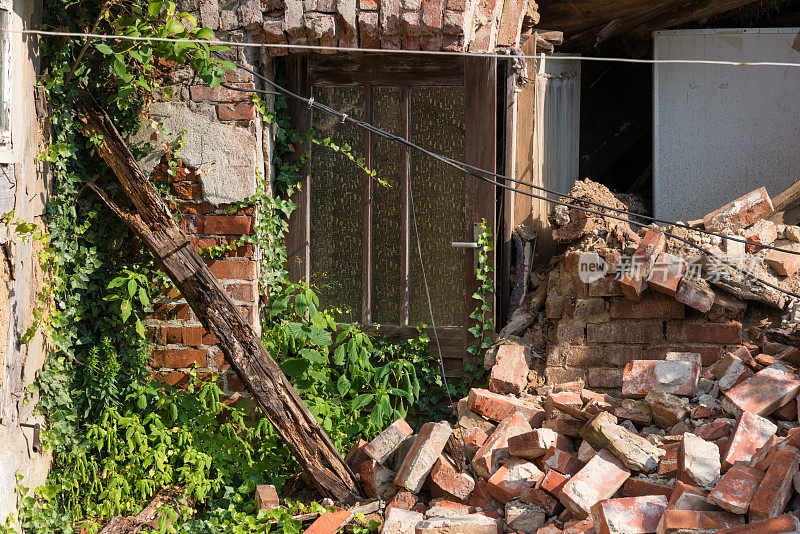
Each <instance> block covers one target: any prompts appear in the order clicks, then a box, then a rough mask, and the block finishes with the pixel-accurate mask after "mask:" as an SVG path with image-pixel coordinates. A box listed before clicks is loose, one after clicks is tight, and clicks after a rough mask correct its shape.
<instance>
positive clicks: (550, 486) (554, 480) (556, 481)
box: [539, 470, 570, 497]
mask: <svg viewBox="0 0 800 534" xmlns="http://www.w3.org/2000/svg"><path fill="white" fill-rule="evenodd" d="M569 478H570V477H568V476H567V475H562V474H561V473H559V472H558V471H552V470H550V471H548V472H547V474H545V475H544V478H543V479H542V481H541V483H540V484H539V488H541V489H543V490H545V491H546V492H547V493H549V494H550V495H553V496H555V497H558V496H559V495H560V494H561V489H562V488H563V487H564V484H566V483H567V480H569Z"/></svg>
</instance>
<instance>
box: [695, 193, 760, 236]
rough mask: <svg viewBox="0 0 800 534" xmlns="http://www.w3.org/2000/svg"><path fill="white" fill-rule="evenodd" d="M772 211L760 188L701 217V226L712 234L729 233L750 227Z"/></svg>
mask: <svg viewBox="0 0 800 534" xmlns="http://www.w3.org/2000/svg"><path fill="white" fill-rule="evenodd" d="M772 211H773V208H772V200H771V199H770V198H769V194H767V190H766V189H765V188H763V187H760V188H758V189H756V190H755V191H751V192H749V193H747V194H746V195H743V196H741V197H739V198H737V199H736V200H734V201H733V202H729V203H728V204H725V205H724V206H722V207H721V208H719V209H717V210H715V211H712V212H711V213H709V214H708V215H706V216H705V217H703V225H704V226H705V227H706V229H707V230H711V231H712V232H720V231H722V232H731V231H733V230H738V229H740V228H745V227H747V226H750V225H751V224H753V223H755V222H756V221H758V220H759V219H761V218H764V217H766V216H767V215H769V214H771V213H772Z"/></svg>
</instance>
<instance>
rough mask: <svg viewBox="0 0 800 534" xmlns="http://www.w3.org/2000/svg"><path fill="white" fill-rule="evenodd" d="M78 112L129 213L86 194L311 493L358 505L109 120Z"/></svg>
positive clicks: (344, 473) (319, 433)
mask: <svg viewBox="0 0 800 534" xmlns="http://www.w3.org/2000/svg"><path fill="white" fill-rule="evenodd" d="M77 108H78V120H79V121H80V122H81V124H82V125H83V130H84V133H85V134H86V136H87V137H93V136H96V137H95V138H96V139H100V140H101V141H100V144H99V145H98V146H97V152H98V154H100V156H101V157H102V158H103V159H104V160H105V162H106V163H107V164H108V166H109V167H111V169H112V170H113V171H114V173H115V174H116V176H117V178H118V179H119V182H120V184H121V185H122V191H123V192H124V193H125V195H126V196H127V198H128V200H129V201H130V202H131V204H132V205H133V210H127V209H124V208H121V207H120V206H118V205H116V204H115V203H114V201H113V200H112V199H111V198H109V196H108V195H107V194H106V193H105V192H104V191H103V190H102V189H100V188H99V187H97V186H96V185H94V184H92V185H91V187H92V189H93V190H94V191H95V192H96V193H97V194H98V195H99V196H100V197H101V198H102V199H103V200H104V201H105V202H106V204H108V205H109V207H111V208H112V209H113V210H114V211H115V212H116V213H117V215H118V216H119V217H120V218H122V219H123V221H124V222H125V223H126V224H127V225H128V227H129V228H130V229H131V230H133V232H134V233H135V234H136V235H138V236H139V237H140V238H141V239H142V240H143V242H144V243H146V244H147V246H148V247H149V248H150V250H151V251H152V252H153V253H154V254H155V255H156V257H157V258H158V259H159V261H160V263H161V265H162V267H163V268H164V270H165V271H166V272H167V274H168V275H169V277H170V278H171V279H172V281H173V282H175V285H176V286H177V287H178V289H179V290H180V292H181V294H182V295H183V296H184V298H185V299H186V302H187V303H188V304H189V306H191V308H192V310H193V311H194V313H195V314H196V315H197V317H198V319H199V320H200V322H201V323H202V324H203V326H204V327H205V328H206V329H207V330H208V331H210V332H211V333H213V334H214V335H215V336H216V337H217V339H219V347H220V349H221V350H222V352H223V354H224V355H225V359H226V360H227V361H228V362H229V363H230V365H231V367H232V368H233V370H234V371H236V373H237V375H238V376H239V378H240V379H241V380H242V382H243V383H244V385H245V387H246V388H247V390H248V391H249V392H250V394H251V395H253V398H254V399H255V400H256V403H257V404H258V406H259V407H260V408H261V409H262V410H263V411H264V413H265V414H266V416H267V418H268V419H269V421H270V422H271V423H272V424H273V425H274V426H275V428H276V429H277V430H278V432H279V433H280V435H281V437H282V438H283V439H284V440H285V441H286V444H287V445H288V447H289V450H290V451H291V452H292V454H293V455H294V456H295V457H296V458H297V459H298V461H299V462H300V463H301V465H302V466H303V467H304V468H305V470H306V472H307V473H308V474H309V476H310V478H311V480H312V482H313V483H314V485H315V486H316V487H317V489H318V490H319V491H320V492H321V493H322V494H323V495H325V496H328V497H331V498H332V499H334V500H336V501H339V502H341V503H345V504H352V503H355V502H357V501H359V500H361V498H362V497H361V489H360V485H359V482H358V481H357V479H356V477H355V475H354V474H353V472H352V471H351V470H350V468H348V467H347V465H346V464H345V463H344V460H343V459H342V457H341V455H340V454H339V452H338V451H337V450H336V447H334V445H333V443H332V442H331V440H330V438H329V437H328V435H327V434H326V433H325V431H324V430H322V428H321V427H320V425H319V423H318V422H317V420H316V419H315V418H314V416H313V415H312V414H311V412H310V411H309V410H308V407H307V406H306V405H305V403H303V400H302V399H301V398H300V396H299V395H298V394H297V392H296V391H295V389H294V388H293V387H292V385H291V384H290V383H289V380H288V379H287V378H286V377H285V376H284V374H283V372H281V369H280V367H278V364H277V363H275V361H274V360H273V359H272V357H271V356H270V355H269V353H267V351H266V349H265V348H264V345H262V344H261V341H260V339H259V336H258V335H257V334H256V333H255V331H254V330H253V328H252V327H251V326H250V325H249V324H248V323H247V322H246V321H245V320H244V318H243V317H242V315H241V313H240V312H239V309H238V308H237V307H236V305H235V304H234V303H233V301H232V300H231V299H230V297H229V296H228V294H227V293H226V292H225V290H224V289H222V286H220V283H219V281H218V280H217V279H216V277H215V276H214V275H213V274H211V271H210V270H209V269H208V267H207V266H206V264H205V263H204V262H203V260H202V259H201V258H200V256H199V255H198V254H197V252H196V251H195V249H194V247H193V246H192V245H191V243H190V242H189V239H188V238H187V236H186V234H184V233H183V231H182V230H181V229H180V228H179V227H178V224H177V223H176V221H175V219H173V218H172V215H171V214H170V212H169V209H168V208H167V206H166V205H165V204H164V202H163V201H162V199H161V196H160V195H159V194H158V192H157V191H156V190H155V188H154V187H153V186H152V185H151V184H150V183H149V182H148V181H147V178H146V177H145V176H144V174H143V173H142V171H141V170H140V169H139V166H138V165H137V163H136V160H135V159H134V157H133V155H132V154H131V152H130V150H129V148H128V146H127V145H126V144H125V141H124V140H123V139H122V137H121V136H120V134H119V132H118V131H117V129H116V127H115V126H114V124H113V123H112V122H111V118H110V117H109V116H108V114H107V113H106V112H105V111H104V110H103V109H102V108H101V107H100V106H99V105H98V104H97V102H95V101H94V99H93V98H92V97H91V96H90V95H88V94H85V95H81V96H80V97H78V101H77Z"/></svg>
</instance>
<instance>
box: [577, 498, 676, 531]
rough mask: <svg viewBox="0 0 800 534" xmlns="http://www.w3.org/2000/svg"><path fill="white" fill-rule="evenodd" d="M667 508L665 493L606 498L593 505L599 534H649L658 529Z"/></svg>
mask: <svg viewBox="0 0 800 534" xmlns="http://www.w3.org/2000/svg"><path fill="white" fill-rule="evenodd" d="M666 508H667V498H666V497H665V496H663V495H646V496H642V497H622V498H620V499H605V500H602V501H600V502H598V503H597V504H595V505H594V506H592V522H593V523H594V525H595V532H597V533H598V534H622V533H625V534H648V533H652V532H655V531H656V528H657V526H658V522H659V520H660V519H661V516H662V515H663V514H664V511H665V510H666Z"/></svg>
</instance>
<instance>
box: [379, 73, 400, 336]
mask: <svg viewBox="0 0 800 534" xmlns="http://www.w3.org/2000/svg"><path fill="white" fill-rule="evenodd" d="M402 96H403V90H402V89H401V88H400V87H390V86H377V87H373V88H372V115H373V123H374V124H375V126H377V127H378V128H381V129H382V130H386V131H387V132H389V133H391V134H394V135H402V134H403V125H402V111H403V107H402ZM372 139H373V140H372V162H373V165H372V167H373V169H375V171H376V172H377V175H376V176H377V178H379V179H381V180H383V181H385V182H386V185H382V184H380V183H378V182H377V181H373V184H372V198H373V201H372V242H373V250H372V320H373V322H375V323H379V324H400V298H401V297H400V290H401V287H402V272H401V270H400V252H401V248H402V231H401V228H400V223H401V220H400V217H401V215H400V208H401V206H400V204H401V191H400V177H401V172H402V167H401V165H402V160H401V158H402V151H401V149H400V145H399V144H398V143H396V142H394V141H389V140H388V139H384V138H382V137H379V136H377V135H376V136H373V138H372Z"/></svg>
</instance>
